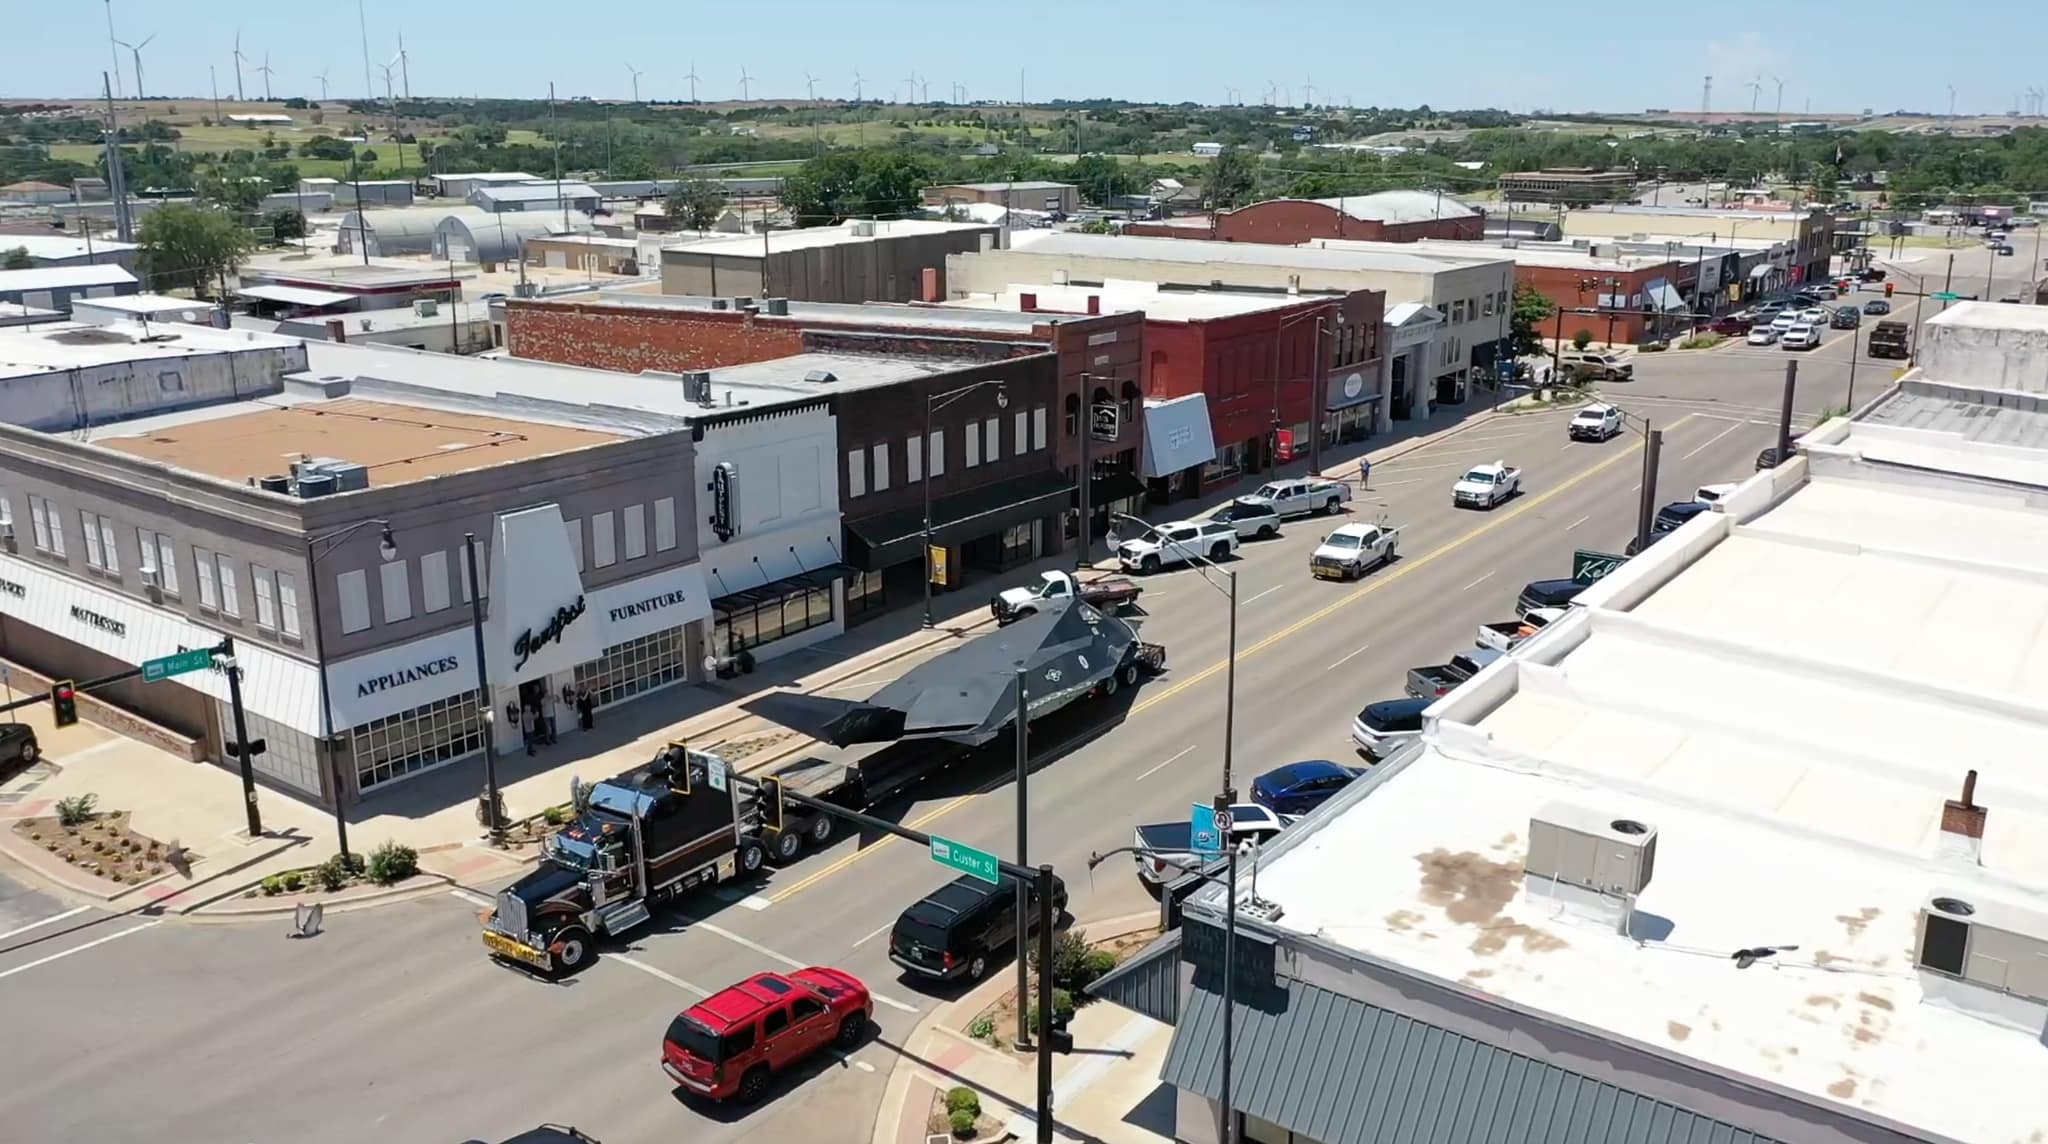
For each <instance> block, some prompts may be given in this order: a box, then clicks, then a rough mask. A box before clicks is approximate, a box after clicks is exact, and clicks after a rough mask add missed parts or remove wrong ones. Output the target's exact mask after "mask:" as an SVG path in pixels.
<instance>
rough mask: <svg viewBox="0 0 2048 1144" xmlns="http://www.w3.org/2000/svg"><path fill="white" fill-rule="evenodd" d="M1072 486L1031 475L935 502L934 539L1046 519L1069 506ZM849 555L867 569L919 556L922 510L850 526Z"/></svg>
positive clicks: (1052, 475) (1046, 475) (1052, 476)
mask: <svg viewBox="0 0 2048 1144" xmlns="http://www.w3.org/2000/svg"><path fill="white" fill-rule="evenodd" d="M1073 492H1074V487H1073V485H1072V484H1071V483H1069V482H1068V480H1067V478H1066V477H1064V476H1061V475H1060V474H1058V473H1033V474H1031V475H1029V476H1023V477H1017V478H1015V479H1013V480H1007V481H996V482H994V483H992V484H986V485H983V486H981V487H980V488H976V489H968V490H967V491H966V492H962V493H952V494H950V495H948V496H942V497H939V498H937V499H935V500H933V501H932V539H933V540H934V541H936V542H937V543H939V544H951V543H954V542H955V541H960V540H969V539H972V538H974V537H977V536H986V535H988V534H989V533H991V532H995V531H998V530H1000V529H1004V528H1008V527H1009V526H1011V525H1013V524H1021V523H1023V522H1024V521H1027V520H1033V519H1036V518H1038V517H1041V516H1047V515H1050V514H1052V513H1055V512H1057V511H1059V510H1060V509H1063V508H1065V507H1067V505H1068V504H1069V503H1071V501H1072V499H1073ZM846 533H847V536H848V537H849V538H850V539H851V541H852V543H851V544H849V545H848V546H847V547H848V552H847V555H848V556H850V557H852V558H853V560H854V562H855V563H856V564H858V565H859V566H860V567H862V568H866V569H868V570H869V571H879V570H880V569H883V568H887V567H889V566H890V565H892V564H901V563H902V562H904V561H906V560H915V559H917V557H918V553H919V550H920V546H921V545H922V543H923V536H924V507H923V506H922V505H912V506H911V507H909V508H903V509H897V510H896V511H894V512H884V513H877V514H876V515H874V516H870V517H864V518H862V519H860V520H849V521H847V522H846Z"/></svg>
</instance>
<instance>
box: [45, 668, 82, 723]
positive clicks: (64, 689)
mask: <svg viewBox="0 0 2048 1144" xmlns="http://www.w3.org/2000/svg"><path fill="white" fill-rule="evenodd" d="M50 715H51V721H52V722H54V723H55V724H56V725H57V726H59V727H69V726H71V725H72V724H73V723H76V722H78V685H77V684H76V683H73V682H72V681H71V680H68V679H60V680H58V681H57V682H55V683H53V684H51V685H50Z"/></svg>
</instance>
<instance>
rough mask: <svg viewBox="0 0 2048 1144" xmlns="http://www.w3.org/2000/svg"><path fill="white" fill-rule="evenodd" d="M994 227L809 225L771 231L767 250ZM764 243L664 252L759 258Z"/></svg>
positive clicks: (715, 241)
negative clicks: (862, 229)
mask: <svg viewBox="0 0 2048 1144" xmlns="http://www.w3.org/2000/svg"><path fill="white" fill-rule="evenodd" d="M993 229H994V228H993V227H991V226H988V225H985V224H982V223H971V222H938V221H934V220H927V219H895V220H888V221H878V222H876V223H874V233H873V234H860V233H857V232H856V231H855V230H854V224H853V223H851V222H847V223H842V224H841V225H839V226H811V227H804V228H802V229H800V230H771V231H769V232H768V241H767V243H766V245H767V247H768V249H769V250H771V251H775V252H778V253H779V252H782V251H789V250H810V249H813V248H816V247H820V246H841V245H844V244H846V243H854V242H879V241H882V240H885V239H891V238H907V237H911V236H914V235H921V234H945V233H948V232H950V231H993ZM762 246H763V243H762V241H761V236H760V235H758V234H749V235H734V236H733V237H731V238H706V239H701V240H698V241H695V242H678V243H672V244H670V245H668V246H665V247H663V248H662V249H663V250H673V251H679V252H687V253H689V254H715V255H718V256H720V257H722V258H759V257H760V256H761V249H762Z"/></svg>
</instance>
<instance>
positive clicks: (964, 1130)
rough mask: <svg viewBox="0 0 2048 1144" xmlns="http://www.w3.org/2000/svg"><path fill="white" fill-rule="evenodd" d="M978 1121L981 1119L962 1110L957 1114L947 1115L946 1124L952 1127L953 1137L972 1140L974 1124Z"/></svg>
mask: <svg viewBox="0 0 2048 1144" xmlns="http://www.w3.org/2000/svg"><path fill="white" fill-rule="evenodd" d="M979 1119H981V1117H979V1116H976V1115H975V1114H974V1113H972V1112H969V1111H967V1110H966V1109H964V1108H963V1109H961V1110H960V1111H958V1112H954V1113H950V1114H948V1115H947V1117H946V1122H947V1123H948V1124H950V1125H951V1126H952V1128H953V1135H954V1136H956V1137H958V1138H959V1139H961V1140H972V1139H974V1122H975V1121H977V1120H979Z"/></svg>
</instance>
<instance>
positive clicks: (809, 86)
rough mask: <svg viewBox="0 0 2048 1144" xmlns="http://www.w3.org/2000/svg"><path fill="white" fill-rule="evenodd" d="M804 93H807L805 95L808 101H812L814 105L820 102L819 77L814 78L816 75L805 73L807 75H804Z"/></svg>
mask: <svg viewBox="0 0 2048 1144" xmlns="http://www.w3.org/2000/svg"><path fill="white" fill-rule="evenodd" d="M804 92H805V95H806V97H807V98H808V99H809V100H810V101H811V102H812V103H816V102H818V77H817V76H814V75H812V74H811V73H809V72H805V73H804Z"/></svg>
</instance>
